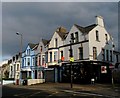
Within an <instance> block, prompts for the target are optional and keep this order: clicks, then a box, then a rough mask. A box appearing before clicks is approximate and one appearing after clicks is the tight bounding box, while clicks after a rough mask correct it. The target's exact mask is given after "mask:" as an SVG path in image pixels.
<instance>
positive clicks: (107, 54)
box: [106, 50, 109, 61]
mask: <svg viewBox="0 0 120 98" xmlns="http://www.w3.org/2000/svg"><path fill="white" fill-rule="evenodd" d="M106 60H107V61H109V51H108V50H106Z"/></svg>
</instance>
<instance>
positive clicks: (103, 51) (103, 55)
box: [102, 48, 105, 61]
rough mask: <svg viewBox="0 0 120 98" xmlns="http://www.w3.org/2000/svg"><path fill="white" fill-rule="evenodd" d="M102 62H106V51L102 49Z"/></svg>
mask: <svg viewBox="0 0 120 98" xmlns="http://www.w3.org/2000/svg"><path fill="white" fill-rule="evenodd" d="M102 60H103V61H105V49H103V48H102Z"/></svg>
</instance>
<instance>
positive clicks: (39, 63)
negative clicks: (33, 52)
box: [38, 55, 41, 66]
mask: <svg viewBox="0 0 120 98" xmlns="http://www.w3.org/2000/svg"><path fill="white" fill-rule="evenodd" d="M38 65H39V66H40V65H41V56H40V55H39V64H38Z"/></svg>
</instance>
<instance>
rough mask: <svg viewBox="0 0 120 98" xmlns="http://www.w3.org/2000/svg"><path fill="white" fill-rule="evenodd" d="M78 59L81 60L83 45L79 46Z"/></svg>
mask: <svg viewBox="0 0 120 98" xmlns="http://www.w3.org/2000/svg"><path fill="white" fill-rule="evenodd" d="M79 59H80V60H82V59H83V47H80V48H79Z"/></svg>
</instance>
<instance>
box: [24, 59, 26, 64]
mask: <svg viewBox="0 0 120 98" xmlns="http://www.w3.org/2000/svg"><path fill="white" fill-rule="evenodd" d="M24 65H25V66H26V58H25V64H24Z"/></svg>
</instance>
